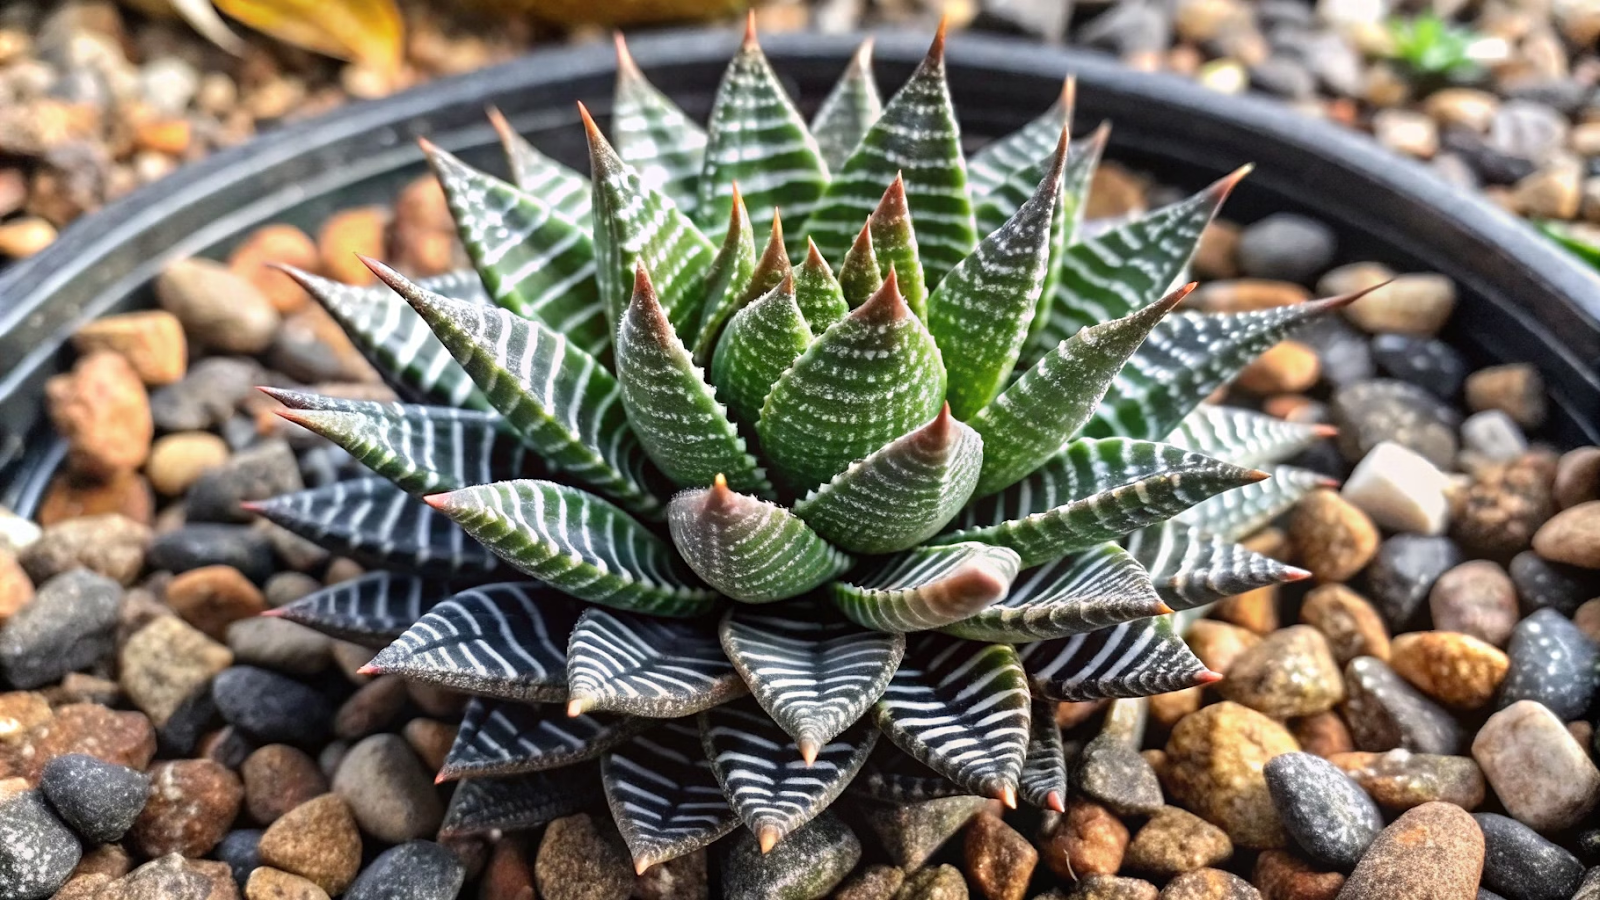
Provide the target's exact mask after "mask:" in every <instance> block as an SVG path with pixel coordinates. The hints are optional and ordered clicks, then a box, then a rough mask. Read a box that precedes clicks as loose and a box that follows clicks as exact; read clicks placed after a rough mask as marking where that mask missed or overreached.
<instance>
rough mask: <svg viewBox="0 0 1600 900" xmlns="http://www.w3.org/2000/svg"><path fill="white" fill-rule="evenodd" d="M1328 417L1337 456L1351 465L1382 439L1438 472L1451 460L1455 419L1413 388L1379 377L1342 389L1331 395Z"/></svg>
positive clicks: (1453, 413)
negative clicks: (1419, 457)
mask: <svg viewBox="0 0 1600 900" xmlns="http://www.w3.org/2000/svg"><path fill="white" fill-rule="evenodd" d="M1328 415H1329V417H1330V419H1331V420H1332V422H1333V424H1334V425H1336V426H1338V428H1339V437H1338V444H1339V452H1341V453H1343V454H1344V456H1345V459H1348V460H1350V461H1351V462H1356V461H1358V460H1360V459H1362V458H1364V457H1365V456H1366V455H1367V453H1368V452H1369V451H1371V450H1372V448H1373V447H1376V446H1377V445H1378V444H1379V443H1381V442H1383V441H1386V440H1388V441H1394V442H1395V443H1397V444H1399V445H1400V446H1402V447H1408V448H1410V449H1412V450H1415V451H1416V452H1418V453H1420V454H1422V455H1423V456H1425V457H1427V458H1428V461H1429V462H1431V463H1433V464H1434V465H1436V466H1438V467H1439V468H1441V469H1446V470H1447V469H1449V468H1450V466H1451V465H1452V464H1453V463H1454V462H1455V458H1456V447H1457V443H1456V429H1457V427H1459V425H1460V422H1461V416H1460V415H1459V414H1458V413H1457V412H1456V411H1455V410H1453V409H1451V408H1450V407H1449V406H1446V405H1445V404H1444V403H1443V402H1441V401H1440V400H1439V399H1438V398H1436V397H1434V396H1433V395H1432V394H1430V393H1428V392H1427V391H1425V390H1423V389H1422V388H1419V387H1417V386H1416V385H1414V384H1407V383H1406V382H1404V381H1394V380H1391V379H1384V378H1379V379H1374V380H1372V381H1363V382H1358V383H1356V384H1351V385H1348V386H1346V387H1342V388H1340V389H1338V390H1337V391H1335V392H1334V394H1333V400H1332V402H1331V403H1329V405H1328Z"/></svg>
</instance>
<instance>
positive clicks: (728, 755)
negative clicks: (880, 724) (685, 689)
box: [700, 700, 878, 852]
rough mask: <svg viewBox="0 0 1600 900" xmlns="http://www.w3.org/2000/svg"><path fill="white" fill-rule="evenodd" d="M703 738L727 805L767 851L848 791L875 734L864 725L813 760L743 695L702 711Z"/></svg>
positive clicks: (817, 751) (820, 750) (822, 749)
mask: <svg viewBox="0 0 1600 900" xmlns="http://www.w3.org/2000/svg"><path fill="white" fill-rule="evenodd" d="M700 739H701V741H702V742H703V743H704V744H705V749H706V756H708V757H710V759H711V771H712V772H714V773H715V774H716V776H717V781H718V783H720V784H721V785H722V792H723V794H724V796H726V797H727V798H728V805H729V806H731V807H733V811H734V812H735V813H736V814H737V815H738V816H739V819H740V820H741V821H743V822H744V824H745V827H746V828H749V829H750V830H751V831H752V832H754V833H755V835H756V840H757V842H758V843H759V845H760V847H761V850H762V852H766V851H768V850H771V849H772V847H773V846H774V845H776V844H777V843H778V842H779V841H781V840H783V839H784V837H786V836H787V835H788V834H789V833H790V832H792V831H794V830H795V829H797V828H799V827H801V826H802V825H805V824H806V823H807V822H809V821H811V820H812V818H814V817H815V816H816V815H817V814H818V813H820V812H822V811H823V810H824V809H827V808H828V805H829V804H831V803H832V802H833V801H834V800H835V799H836V798H837V797H838V796H839V795H840V794H841V793H843V792H844V789H845V786H846V785H848V784H849V783H850V780H851V779H852V778H854V777H855V776H856V773H857V772H859V771H860V770H861V765H862V763H864V762H866V761H867V754H868V753H871V752H872V746H873V744H875V743H876V742H877V740H878V732H877V729H875V728H873V727H872V725H871V724H870V723H867V722H859V723H857V724H855V725H854V726H852V727H850V728H848V729H846V730H845V731H844V732H843V733H842V734H840V735H839V736H838V737H836V738H834V739H833V740H831V741H829V742H828V743H827V744H825V745H823V746H821V747H820V748H817V749H815V751H814V752H815V755H816V758H815V760H814V761H810V762H808V761H807V760H804V759H801V758H800V754H799V753H798V752H797V751H796V749H795V743H794V741H793V739H791V738H790V737H789V735H787V734H785V733H784V732H783V729H781V728H779V727H778V725H777V723H775V722H773V721H772V720H771V719H769V718H767V714H766V713H764V712H762V711H761V707H760V706H759V705H757V704H756V702H755V701H754V700H741V701H738V702H735V703H729V704H727V705H725V706H719V707H717V708H716V709H712V710H707V711H706V712H703V713H701V714H700Z"/></svg>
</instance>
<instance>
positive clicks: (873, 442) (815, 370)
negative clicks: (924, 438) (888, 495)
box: [756, 277, 945, 490]
mask: <svg viewBox="0 0 1600 900" xmlns="http://www.w3.org/2000/svg"><path fill="white" fill-rule="evenodd" d="M944 390H945V379H944V366H943V365H942V364H941V363H940V361H939V348H938V347H937V346H935V344H934V342H933V338H932V336H930V335H929V334H928V330H927V329H926V328H924V327H923V325H922V322H921V320H919V319H918V318H917V317H916V316H914V315H912V314H911V310H910V309H909V308H908V307H907V306H906V303H905V300H903V299H902V298H901V296H900V291H899V290H898V288H897V287H896V285H895V279H894V278H893V277H891V278H889V280H888V281H886V282H884V285H883V289H882V290H880V291H878V293H877V294H875V295H874V296H873V299H871V300H869V301H868V302H867V303H866V304H865V305H863V306H861V307H860V308H859V309H857V310H855V311H854V312H852V313H851V314H850V315H849V316H848V317H846V318H844V319H841V320H840V321H838V322H836V323H834V324H833V325H832V326H831V327H829V328H828V330H827V331H825V332H823V334H822V336H821V337H819V338H817V339H816V340H815V341H813V342H812V344H811V346H810V347H808V348H806V351H805V353H803V354H801V356H800V358H799V359H797V360H795V362H794V365H792V366H790V367H789V370H788V371H787V372H785V373H784V374H783V377H782V378H779V379H778V383H777V384H775V385H773V388H772V392H771V393H770V394H768V395H767V399H766V403H765V405H763V406H762V408H761V418H760V421H758V422H757V423H756V431H757V433H758V434H759V435H760V436H761V446H762V450H763V452H764V453H765V454H766V456H767V458H768V459H769V460H770V461H771V462H772V464H773V466H774V467H776V469H777V472H778V474H779V475H780V476H782V477H783V479H784V480H786V481H787V482H788V483H789V484H790V485H791V486H793V487H795V488H797V489H801V490H804V489H806V488H809V487H812V486H814V485H818V484H821V483H823V482H825V481H827V480H828V479H830V478H832V477H833V476H834V475H837V474H838V473H840V472H843V471H844V470H845V468H846V467H847V466H849V465H850V464H851V463H853V462H855V461H856V460H858V459H861V458H862V457H864V456H866V455H867V454H869V453H871V452H873V451H874V450H877V449H878V448H880V447H882V446H883V445H884V444H887V443H888V442H889V441H892V440H894V439H895V438H897V437H899V436H901V435H903V434H905V433H906V432H908V431H910V430H911V429H913V428H915V427H917V426H918V425H922V424H923V423H925V422H927V421H928V420H929V419H932V418H933V417H934V415H935V414H936V413H937V412H938V411H939V408H940V406H941V404H942V401H943V399H944Z"/></svg>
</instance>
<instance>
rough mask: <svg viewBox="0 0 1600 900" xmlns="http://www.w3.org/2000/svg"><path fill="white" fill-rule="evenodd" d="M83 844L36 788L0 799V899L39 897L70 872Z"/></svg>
mask: <svg viewBox="0 0 1600 900" xmlns="http://www.w3.org/2000/svg"><path fill="white" fill-rule="evenodd" d="M82 856H83V847H82V846H81V845H79V843H78V839H77V838H76V837H74V836H73V834H72V832H71V831H69V830H68V829H67V826H65V825H63V824H62V823H61V820H60V819H58V818H56V816H55V813H52V812H51V811H50V807H49V806H47V805H46V804H45V802H44V798H43V797H42V796H40V794H39V792H38V791H25V792H23V793H21V794H17V795H16V796H14V797H12V798H11V799H9V800H4V801H0V900H43V898H45V897H49V896H50V895H51V894H53V893H55V892H56V890H57V889H58V888H60V887H61V885H62V884H63V883H64V882H65V881H66V880H67V876H69V875H71V874H72V870H73V868H74V867H76V866H77V865H78V860H79V859H80V858H81V857H82Z"/></svg>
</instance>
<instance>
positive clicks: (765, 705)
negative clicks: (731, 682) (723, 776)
mask: <svg viewBox="0 0 1600 900" xmlns="http://www.w3.org/2000/svg"><path fill="white" fill-rule="evenodd" d="M821 613H822V611H821V610H819V609H818V608H817V607H816V606H814V605H811V604H793V605H790V606H788V607H779V608H773V607H766V608H762V609H754V608H751V607H747V606H737V607H734V608H733V609H731V610H729V611H728V613H727V615H726V616H724V617H723V619H722V626H721V628H720V629H719V633H720V635H721V637H722V650H723V652H724V653H725V654H727V657H728V659H729V661H731V662H732V663H733V667H734V668H735V669H738V670H739V675H740V676H741V677H743V678H744V680H745V683H746V684H748V685H749V686H750V692H751V693H752V694H754V695H755V698H756V701H757V702H758V703H760V704H761V708H762V709H764V710H766V712H767V715H769V716H771V717H772V719H773V721H775V722H777V723H778V725H779V727H781V728H782V729H783V730H784V731H786V732H788V734H789V736H790V737H792V738H794V741H795V745H796V746H797V747H798V748H799V750H800V756H801V758H803V759H805V760H807V761H809V760H812V759H814V758H815V757H816V755H817V752H818V750H819V748H821V747H822V746H823V745H825V744H827V743H828V742H830V741H832V740H833V739H834V738H835V737H838V735H839V734H840V733H841V732H843V731H844V730H845V729H846V728H848V727H849V726H850V725H851V724H852V723H854V722H855V721H856V720H857V719H860V718H861V716H862V714H863V713H865V712H866V711H867V708H868V707H870V706H871V705H872V704H873V703H874V702H875V701H877V699H878V697H879V696H880V695H881V694H882V693H883V689H884V688H885V687H886V686H888V684H889V678H890V677H891V676H892V675H894V670H895V669H896V668H898V667H899V665H900V657H901V656H903V655H904V654H905V649H906V640H905V636H904V635H901V634H887V633H885V632H881V631H862V630H861V629H859V628H856V627H855V626H853V625H851V624H849V623H848V622H842V621H839V620H837V619H832V618H828V617H825V616H823V615H822V614H821Z"/></svg>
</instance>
